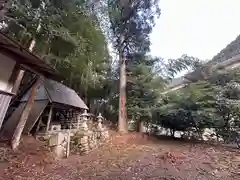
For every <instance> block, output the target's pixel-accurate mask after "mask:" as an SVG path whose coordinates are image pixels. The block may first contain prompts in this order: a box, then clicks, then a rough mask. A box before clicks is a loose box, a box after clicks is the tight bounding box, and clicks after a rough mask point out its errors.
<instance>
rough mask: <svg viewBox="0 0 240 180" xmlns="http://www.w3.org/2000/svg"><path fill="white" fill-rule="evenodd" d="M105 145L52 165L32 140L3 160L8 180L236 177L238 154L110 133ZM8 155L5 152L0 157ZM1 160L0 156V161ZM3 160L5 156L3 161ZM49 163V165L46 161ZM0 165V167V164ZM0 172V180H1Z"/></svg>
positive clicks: (239, 163) (239, 175) (48, 155)
mask: <svg viewBox="0 0 240 180" xmlns="http://www.w3.org/2000/svg"><path fill="white" fill-rule="evenodd" d="M111 139H112V140H111V142H109V144H108V145H106V146H104V147H101V148H100V149H97V150H95V151H93V152H91V153H90V154H88V155H85V156H76V155H74V156H70V157H69V158H68V159H64V160H61V161H53V160H52V155H51V153H50V152H49V151H48V150H47V149H46V148H45V147H42V145H41V144H39V143H38V142H36V141H33V139H31V138H30V139H27V140H25V141H24V143H23V144H22V146H21V149H20V150H19V152H16V153H15V154H14V153H12V155H11V156H9V157H8V158H7V159H9V161H8V168H6V170H5V176H4V177H3V178H4V180H8V179H18V180H21V179H25V180H27V179H34V180H36V179H41V180H61V179H63V180H72V179H83V180H84V179H93V180H95V179H96V180H97V179H104V180H108V179H109V180H111V179H113V180H115V179H116V180H117V179H123V180H128V179H129V180H131V179H133V180H134V179H136V180H140V179H142V180H143V179H156V180H161V179H165V180H178V179H183V180H184V179H191V180H195V179H196V180H197V179H209V180H211V179H212V180H215V179H224V180H230V179H240V171H239V170H240V154H239V152H231V151H228V150H226V149H224V148H216V147H211V146H205V145H202V144H191V143H185V142H180V143H178V142H177V141H170V140H168V141H162V140H155V139H151V138H148V139H146V138H142V136H141V135H138V134H137V133H133V134H131V133H130V134H126V135H118V134H117V133H112V135H111ZM1 152H3V153H2V154H5V155H4V156H6V155H9V154H11V153H10V152H9V150H6V149H5V150H1V149H0V153H1ZM1 158H3V157H1ZM5 159H6V158H5ZM50 162H51V163H50ZM0 165H1V163H0ZM1 178H2V177H1V174H0V179H1Z"/></svg>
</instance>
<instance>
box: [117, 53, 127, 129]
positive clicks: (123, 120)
mask: <svg viewBox="0 0 240 180" xmlns="http://www.w3.org/2000/svg"><path fill="white" fill-rule="evenodd" d="M119 61H120V89H119V117H118V131H119V132H122V133H126V132H127V110H126V59H125V57H124V56H123V55H120V58H119Z"/></svg>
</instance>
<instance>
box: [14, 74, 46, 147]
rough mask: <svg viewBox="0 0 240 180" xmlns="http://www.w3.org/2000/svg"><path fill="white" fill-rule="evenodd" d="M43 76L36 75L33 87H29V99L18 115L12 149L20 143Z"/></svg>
mask: <svg viewBox="0 0 240 180" xmlns="http://www.w3.org/2000/svg"><path fill="white" fill-rule="evenodd" d="M42 81H43V77H38V79H37V81H36V82H35V83H34V85H33V87H32V88H31V91H30V95H29V99H28V101H27V103H26V105H25V107H24V109H23V111H22V113H21V115H20V118H19V122H18V125H17V127H16V129H15V131H14V134H13V138H12V142H11V146H12V149H16V148H17V147H18V145H19V143H20V139H21V135H22V132H23V129H24V127H25V124H26V122H27V119H28V116H29V114H30V112H31V109H32V107H33V104H34V100H35V97H36V94H37V90H38V87H39V85H40V84H41V83H42Z"/></svg>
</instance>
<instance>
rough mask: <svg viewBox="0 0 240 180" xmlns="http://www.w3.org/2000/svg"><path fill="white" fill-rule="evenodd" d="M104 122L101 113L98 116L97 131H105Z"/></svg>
mask: <svg viewBox="0 0 240 180" xmlns="http://www.w3.org/2000/svg"><path fill="white" fill-rule="evenodd" d="M102 121H103V117H102V114H101V113H99V114H98V116H97V122H98V124H97V129H98V130H99V131H102V130H103V127H102Z"/></svg>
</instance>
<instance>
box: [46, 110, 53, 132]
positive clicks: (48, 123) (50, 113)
mask: <svg viewBox="0 0 240 180" xmlns="http://www.w3.org/2000/svg"><path fill="white" fill-rule="evenodd" d="M52 112H53V106H52V105H51V107H50V111H49V115H48V121H47V127H46V133H47V132H48V130H49V126H50V122H51V120H52Z"/></svg>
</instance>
